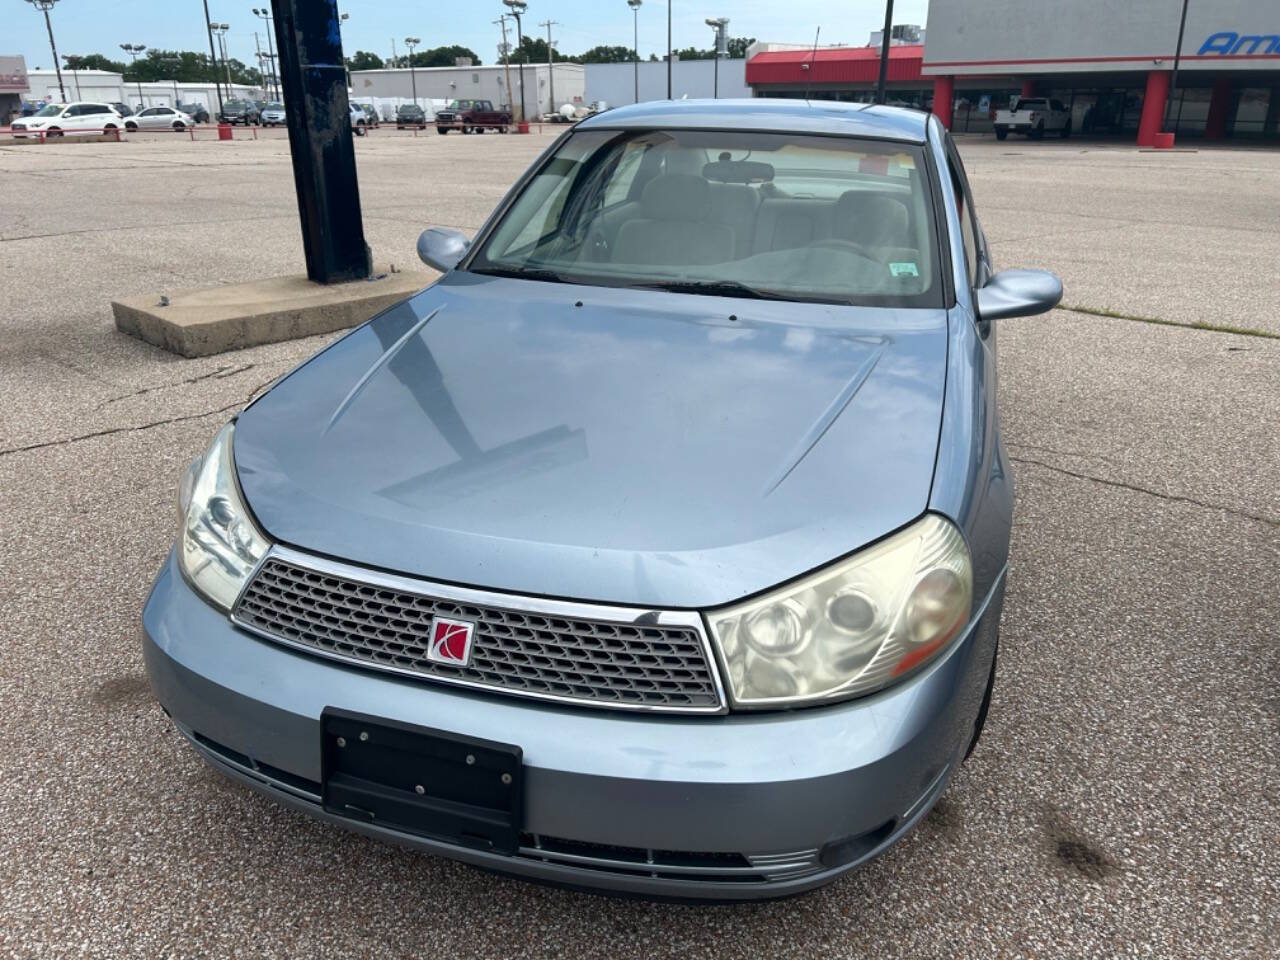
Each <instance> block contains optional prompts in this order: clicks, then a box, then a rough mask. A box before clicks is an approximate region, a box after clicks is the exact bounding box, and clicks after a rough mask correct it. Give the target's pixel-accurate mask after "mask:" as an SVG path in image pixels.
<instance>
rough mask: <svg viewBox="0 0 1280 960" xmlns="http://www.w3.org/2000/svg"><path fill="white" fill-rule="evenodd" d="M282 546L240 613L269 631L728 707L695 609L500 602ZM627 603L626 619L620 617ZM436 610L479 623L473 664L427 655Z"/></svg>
mask: <svg viewBox="0 0 1280 960" xmlns="http://www.w3.org/2000/svg"><path fill="white" fill-rule="evenodd" d="M277 553H278V551H277ZM277 553H273V554H272V555H270V556H269V557H268V558H267V559H266V561H265V562H264V563H263V564H262V566H261V567H260V568H259V569H258V571H257V572H256V573H255V574H254V576H253V578H252V579H251V580H250V582H249V584H248V585H247V586H246V587H245V589H244V592H243V593H242V594H241V596H240V599H239V601H237V603H236V607H235V610H234V612H233V616H234V619H235V620H236V622H237V623H239V624H241V625H243V626H245V627H248V628H250V629H252V630H254V631H255V632H258V633H261V634H263V635H264V636H267V637H269V638H271V639H274V640H278V641H281V642H283V643H287V644H289V645H292V646H298V647H302V648H305V649H308V650H311V651H313V652H316V653H320V654H324V655H327V656H331V657H336V658H339V659H343V660H348V661H353V662H356V663H361V664H364V665H366V666H370V667H375V668H380V669H384V670H392V671H395V672H398V673H407V674H412V675H414V676H419V677H423V678H426V679H432V680H441V681H445V682H452V683H461V684H467V685H471V686H480V687H485V688H490V689H495V690H500V691H504V692H507V693H514V694H520V695H524V696H534V697H542V698H551V699H557V700H572V701H579V702H583V703H588V704H595V705H601V706H614V707H631V708H648V709H654V710H667V711H676V712H717V711H719V710H720V709H721V706H722V700H721V696H720V693H719V686H718V684H717V683H716V678H715V673H714V671H713V668H712V666H711V662H710V660H709V658H708V655H707V646H706V642H705V639H704V635H703V633H702V631H701V629H700V628H699V627H698V626H697V625H696V624H697V620H696V617H694V616H693V615H690V616H688V617H686V618H685V620H686V622H681V623H664V622H659V621H660V620H661V619H662V617H663V616H664V615H663V614H657V613H643V614H637V613H635V612H633V611H615V612H617V613H618V614H619V615H620V616H619V617H618V619H596V618H594V617H591V618H587V617H583V616H573V615H565V610H564V609H560V608H559V607H566V606H573V605H559V607H558V608H557V609H556V610H555V611H554V612H550V611H549V609H548V608H549V607H551V606H553V605H552V604H550V603H549V602H547V601H529V602H530V605H531V607H532V608H533V609H526V610H520V609H515V608H514V605H513V606H506V605H498V603H495V602H493V595H490V594H484V595H483V597H484V599H483V600H480V599H478V597H479V596H480V594H479V593H478V592H477V591H468V590H462V589H456V588H444V587H439V588H437V586H436V585H428V584H418V583H416V582H415V581H411V580H407V579H404V578H397V577H387V576H383V575H381V574H377V573H374V572H372V571H363V570H359V569H352V568H348V567H346V566H345V565H337V564H328V563H327V562H325V561H314V558H306V560H305V563H304V562H299V560H298V559H297V558H294V557H290V558H286V557H283V556H280V555H277ZM593 609H594V608H593ZM605 609H610V610H612V609H613V608H605ZM628 613H630V614H631V615H632V619H630V620H627V619H624V618H623V616H621V615H623V614H628ZM437 615H439V616H445V617H457V618H461V619H465V620H471V621H473V622H474V623H475V625H476V627H475V636H474V639H473V641H472V648H471V662H470V664H469V665H468V666H466V667H457V666H452V665H449V664H442V663H438V662H434V661H430V660H428V659H427V646H428V641H429V632H430V626H431V619H432V617H434V616H437ZM667 616H671V615H667Z"/></svg>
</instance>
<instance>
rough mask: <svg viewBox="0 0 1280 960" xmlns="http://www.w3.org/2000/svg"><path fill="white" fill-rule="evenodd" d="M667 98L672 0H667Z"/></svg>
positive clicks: (669, 77)
mask: <svg viewBox="0 0 1280 960" xmlns="http://www.w3.org/2000/svg"><path fill="white" fill-rule="evenodd" d="M667 99H668V100H670V99H671V0H667Z"/></svg>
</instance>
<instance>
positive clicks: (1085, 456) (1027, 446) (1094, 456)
mask: <svg viewBox="0 0 1280 960" xmlns="http://www.w3.org/2000/svg"><path fill="white" fill-rule="evenodd" d="M1005 445H1006V446H1009V447H1018V448H1019V449H1022V450H1042V451H1044V452H1045V453H1056V454H1057V455H1058V456H1060V457H1078V458H1080V459H1081V460H1102V461H1103V462H1105V463H1115V462H1116V461H1115V459H1114V458H1112V457H1104V456H1103V455H1102V454H1100V453H1077V452H1076V451H1075V450H1058V449H1056V448H1054V447H1040V446H1037V445H1036V444H1034V443H1017V442H1016V441H1013V440H1006V441H1005Z"/></svg>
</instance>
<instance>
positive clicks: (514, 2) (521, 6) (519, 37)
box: [502, 0, 529, 133]
mask: <svg viewBox="0 0 1280 960" xmlns="http://www.w3.org/2000/svg"><path fill="white" fill-rule="evenodd" d="M502 3H503V5H505V6H508V7H510V8H511V15H512V16H513V17H515V18H516V49H517V50H519V51H520V63H519V64H518V65H517V68H516V69H517V70H518V71H519V73H520V122H521V123H524V122H525V121H526V120H527V119H528V117H527V116H525V112H524V61H525V51H524V28H523V27H522V26H521V23H520V18H521V17H522V16H523V15H524V12H525V11H526V10H528V9H529V5H528V4H527V3H525V2H524V0H502ZM523 132H524V131H523V130H522V131H521V133H523Z"/></svg>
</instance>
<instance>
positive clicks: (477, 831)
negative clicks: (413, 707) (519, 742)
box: [320, 707, 524, 855]
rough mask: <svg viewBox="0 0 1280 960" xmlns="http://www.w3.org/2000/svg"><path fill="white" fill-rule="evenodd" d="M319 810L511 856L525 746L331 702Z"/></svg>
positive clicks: (325, 717)
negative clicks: (419, 723)
mask: <svg viewBox="0 0 1280 960" xmlns="http://www.w3.org/2000/svg"><path fill="white" fill-rule="evenodd" d="M320 737H321V795H322V799H323V803H324V809H325V810H326V811H327V812H329V813H333V814H337V815H338V816H341V817H346V818H348V819H352V820H358V821H361V822H364V823H371V824H376V825H377V826H381V827H386V828H388V829H391V830H396V831H400V832H403V833H411V834H416V835H418V836H423V837H430V838H432V839H435V840H442V841H444V842H446V843H455V844H459V845H461V846H466V847H473V848H476V849H479V850H488V851H491V852H493V853H502V854H507V855H512V854H514V853H516V851H517V850H518V849H519V846H520V832H521V829H522V827H523V825H524V777H523V772H524V768H523V761H524V754H523V751H522V750H521V749H520V748H519V747H517V746H513V745H511V744H506V743H498V742H495V741H492V740H480V739H477V738H474V737H465V736H461V735H458V734H454V733H447V732H444V731H441V730H433V729H430V728H428V727H419V726H415V725H413V724H408V723H401V722H399V721H396V720H385V719H381V718H378V717H371V716H368V715H366V714H360V713H353V712H351V711H347V710H340V709H337V708H334V707H327V708H325V710H324V712H323V713H322V714H321V715H320Z"/></svg>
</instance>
